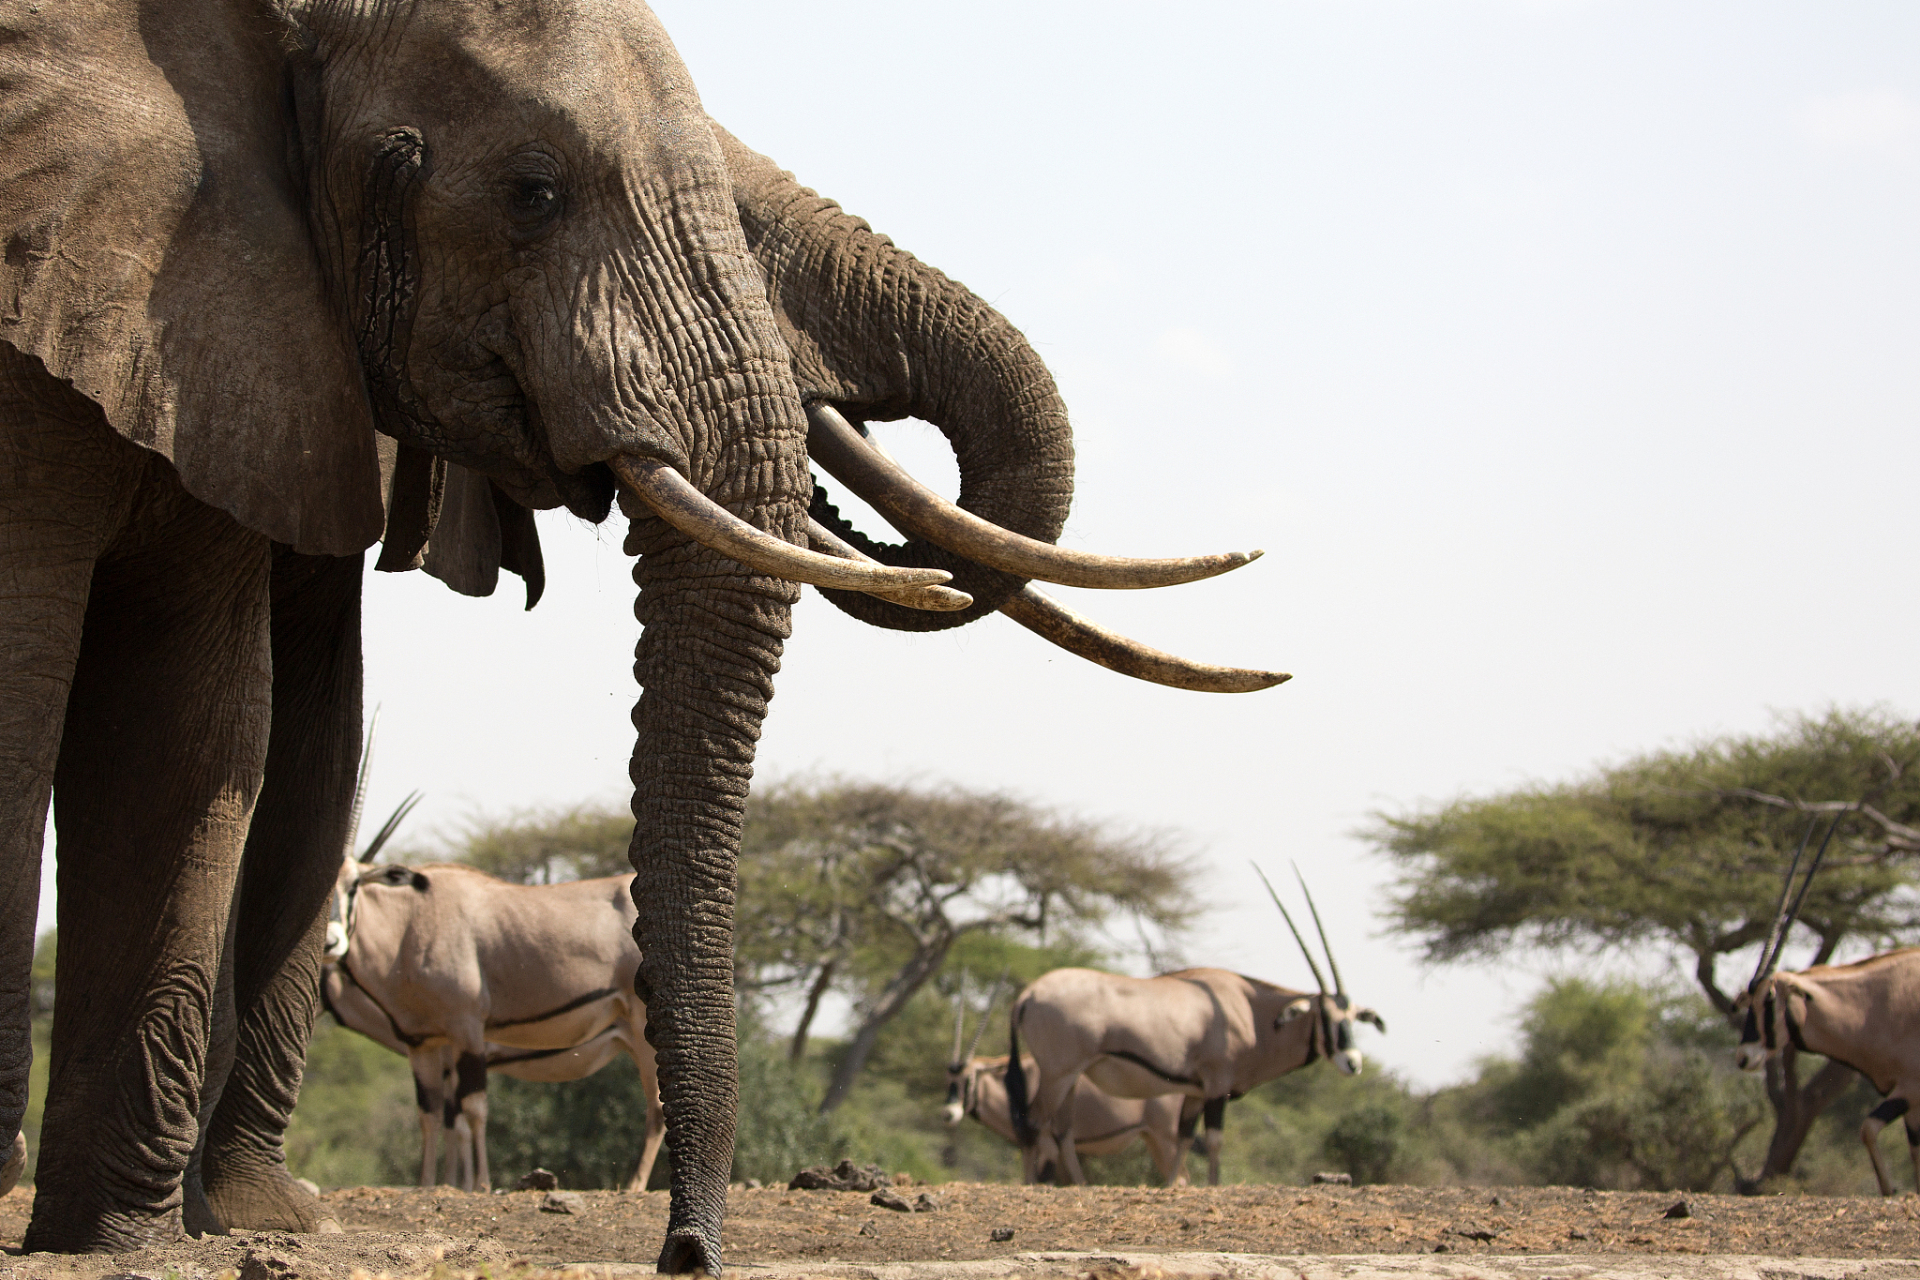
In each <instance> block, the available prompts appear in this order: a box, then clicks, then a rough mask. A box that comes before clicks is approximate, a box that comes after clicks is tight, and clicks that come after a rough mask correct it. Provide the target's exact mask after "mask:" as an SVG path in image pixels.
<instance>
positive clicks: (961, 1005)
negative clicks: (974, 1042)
mask: <svg viewBox="0 0 1920 1280" xmlns="http://www.w3.org/2000/svg"><path fill="white" fill-rule="evenodd" d="M966 1031H967V971H966V970H965V969H962V970H961V971H960V986H959V987H958V989H956V990H955V991H954V993H953V1056H951V1057H950V1058H948V1059H947V1061H948V1062H950V1063H952V1064H953V1065H954V1066H956V1067H958V1066H959V1065H960V1064H961V1063H963V1062H965V1061H966V1059H965V1058H963V1057H961V1056H960V1040H961V1037H963V1036H965V1035H966Z"/></svg>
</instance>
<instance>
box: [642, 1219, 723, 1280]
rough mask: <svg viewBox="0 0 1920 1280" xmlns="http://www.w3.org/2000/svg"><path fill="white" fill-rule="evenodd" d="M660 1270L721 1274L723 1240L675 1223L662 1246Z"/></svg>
mask: <svg viewBox="0 0 1920 1280" xmlns="http://www.w3.org/2000/svg"><path fill="white" fill-rule="evenodd" d="M657 1270H658V1271H659V1272H660V1274H661V1275H663V1276H684V1275H708V1276H717V1275H719V1274H720V1242H719V1241H718V1240H709V1239H708V1238H707V1237H706V1235H705V1234H704V1233H702V1232H700V1231H698V1230H696V1229H695V1228H693V1227H675V1228H674V1229H673V1230H671V1231H669V1232H667V1242H666V1243H665V1244H663V1245H661V1246H660V1264H659V1266H658V1268H657Z"/></svg>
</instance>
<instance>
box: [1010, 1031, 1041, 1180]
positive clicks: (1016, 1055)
mask: <svg viewBox="0 0 1920 1280" xmlns="http://www.w3.org/2000/svg"><path fill="white" fill-rule="evenodd" d="M1026 1011H1027V1005H1026V1001H1024V1000H1016V1001H1014V1002H1013V1008H1012V1009H1011V1010H1009V1011H1008V1013H1007V1115H1008V1118H1009V1119H1010V1120H1011V1121H1012V1122H1013V1136H1014V1138H1015V1139H1016V1140H1017V1141H1018V1142H1019V1143H1020V1145H1021V1146H1023V1147H1030V1146H1032V1145H1033V1144H1034V1143H1035V1142H1037V1141H1038V1140H1039V1138H1040V1131H1039V1130H1038V1129H1036V1128H1034V1126H1033V1115H1032V1113H1031V1112H1030V1111H1029V1110H1028V1098H1027V1069H1026V1068H1025V1067H1024V1066H1022V1065H1021V1063H1020V1016H1021V1015H1022V1014H1024V1013H1025V1012H1026Z"/></svg>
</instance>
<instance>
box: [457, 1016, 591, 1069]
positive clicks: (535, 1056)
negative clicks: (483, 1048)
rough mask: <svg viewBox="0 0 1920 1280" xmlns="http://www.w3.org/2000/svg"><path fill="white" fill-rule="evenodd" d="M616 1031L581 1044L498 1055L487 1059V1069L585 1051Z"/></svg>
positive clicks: (587, 1039) (583, 1041)
mask: <svg viewBox="0 0 1920 1280" xmlns="http://www.w3.org/2000/svg"><path fill="white" fill-rule="evenodd" d="M614 1030H615V1029H614V1028H613V1027H608V1028H607V1029H606V1030H605V1031H602V1032H601V1033H600V1034H598V1035H593V1036H588V1037H587V1038H586V1039H585V1040H582V1041H581V1042H580V1043H579V1044H563V1045H561V1046H559V1047H558V1048H555V1049H528V1050H525V1051H524V1052H521V1053H497V1054H494V1055H493V1056H491V1057H489V1058H488V1059H487V1069H488V1070H492V1069H493V1068H495V1067H510V1066H512V1065H513V1064H514V1063H516V1062H538V1061H539V1060H540V1059H542V1058H557V1057H559V1056H560V1055H561V1054H563V1053H572V1052H573V1051H574V1050H575V1049H584V1048H586V1047H587V1046H588V1045H590V1044H592V1043H594V1042H595V1041H596V1040H605V1039H606V1038H607V1037H608V1036H610V1035H612V1034H613V1033H614Z"/></svg>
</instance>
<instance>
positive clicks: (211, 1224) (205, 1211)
mask: <svg viewBox="0 0 1920 1280" xmlns="http://www.w3.org/2000/svg"><path fill="white" fill-rule="evenodd" d="M180 1225H181V1226H182V1227H184V1228H185V1229H186V1232H187V1234H188V1235H190V1236H192V1237H193V1238H194V1239H195V1240H198V1239H200V1238H201V1237H202V1236H224V1235H227V1234H228V1231H227V1224H226V1223H224V1222H222V1221H221V1220H220V1215H219V1214H218V1213H215V1212H214V1209H213V1206H212V1205H210V1204H208V1203H207V1193H206V1189H205V1188H204V1187H202V1186H201V1185H200V1179H199V1177H198V1176H196V1174H195V1171H193V1170H191V1169H190V1170H188V1171H187V1176H186V1178H185V1179H184V1180H182V1182H181V1184H180Z"/></svg>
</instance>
